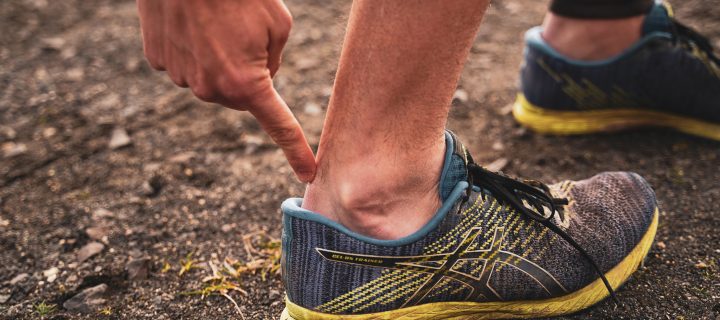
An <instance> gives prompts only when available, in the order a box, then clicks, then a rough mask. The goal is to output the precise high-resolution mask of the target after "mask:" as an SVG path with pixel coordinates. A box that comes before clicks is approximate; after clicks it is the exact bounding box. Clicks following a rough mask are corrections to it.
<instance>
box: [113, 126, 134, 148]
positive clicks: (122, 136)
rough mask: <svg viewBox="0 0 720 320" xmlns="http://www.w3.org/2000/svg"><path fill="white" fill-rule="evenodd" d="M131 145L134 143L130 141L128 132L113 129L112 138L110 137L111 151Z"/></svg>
mask: <svg viewBox="0 0 720 320" xmlns="http://www.w3.org/2000/svg"><path fill="white" fill-rule="evenodd" d="M130 143H132V141H131V140H130V136H129V135H128V133H127V131H125V129H123V128H115V129H113V132H112V136H111V137H110V143H109V144H108V147H109V148H110V149H118V148H122V147H124V146H127V145H129V144H130Z"/></svg>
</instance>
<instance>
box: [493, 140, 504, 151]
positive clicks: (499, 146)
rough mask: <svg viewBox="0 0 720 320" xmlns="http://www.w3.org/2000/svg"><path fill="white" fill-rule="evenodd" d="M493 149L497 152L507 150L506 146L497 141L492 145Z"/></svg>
mask: <svg viewBox="0 0 720 320" xmlns="http://www.w3.org/2000/svg"><path fill="white" fill-rule="evenodd" d="M492 149H493V150H495V151H502V150H503V149H505V145H503V143H502V142H500V141H495V143H493V145H492Z"/></svg>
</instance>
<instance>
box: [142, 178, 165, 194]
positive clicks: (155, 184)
mask: <svg viewBox="0 0 720 320" xmlns="http://www.w3.org/2000/svg"><path fill="white" fill-rule="evenodd" d="M162 187H163V181H162V178H160V176H153V177H152V178H150V180H147V181H145V182H143V184H142V186H141V187H140V188H141V192H142V194H143V195H144V196H147V197H154V196H156V195H157V194H158V193H160V189H162Z"/></svg>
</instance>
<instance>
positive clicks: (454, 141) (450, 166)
mask: <svg viewBox="0 0 720 320" xmlns="http://www.w3.org/2000/svg"><path fill="white" fill-rule="evenodd" d="M470 161H472V157H471V156H470V153H469V152H468V151H467V149H465V146H463V144H462V143H461V142H460V140H459V139H458V138H457V136H456V135H455V134H454V133H452V132H451V131H450V130H446V131H445V164H444V165H443V170H442V173H441V175H440V188H439V191H440V199H442V201H443V202H445V200H447V198H448V197H449V196H450V193H451V192H452V190H453V189H454V188H455V185H457V183H458V182H460V181H467V176H468V173H467V164H468V162H470Z"/></svg>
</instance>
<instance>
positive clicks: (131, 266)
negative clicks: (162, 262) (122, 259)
mask: <svg viewBox="0 0 720 320" xmlns="http://www.w3.org/2000/svg"><path fill="white" fill-rule="evenodd" d="M125 270H127V277H128V280H131V281H133V280H144V279H147V277H148V273H149V270H150V258H139V259H134V258H131V259H130V261H128V263H127V265H126V266H125Z"/></svg>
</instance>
